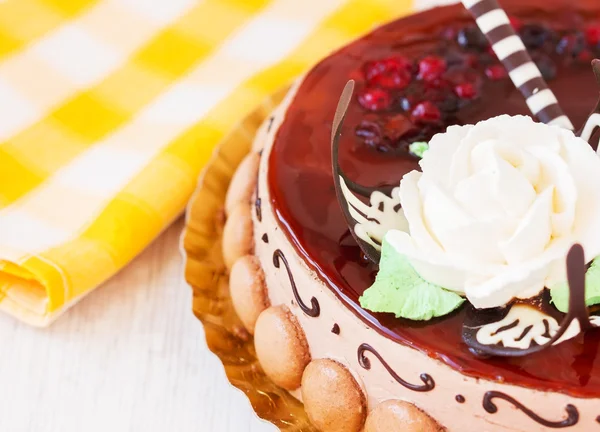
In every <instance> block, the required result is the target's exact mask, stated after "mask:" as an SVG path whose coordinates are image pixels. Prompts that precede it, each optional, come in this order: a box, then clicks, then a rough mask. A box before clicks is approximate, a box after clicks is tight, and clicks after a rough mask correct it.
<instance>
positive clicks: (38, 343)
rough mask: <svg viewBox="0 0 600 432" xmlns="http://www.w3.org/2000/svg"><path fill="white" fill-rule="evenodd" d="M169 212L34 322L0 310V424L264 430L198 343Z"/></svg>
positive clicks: (42, 430)
mask: <svg viewBox="0 0 600 432" xmlns="http://www.w3.org/2000/svg"><path fill="white" fill-rule="evenodd" d="M182 227H183V221H182V220H180V221H178V222H177V223H176V224H175V225H173V226H172V227H171V228H170V229H169V230H167V231H166V232H165V233H164V234H163V235H162V236H161V237H160V238H159V239H157V240H156V242H155V243H154V244H153V245H151V246H150V247H149V248H148V249H147V250H146V251H145V252H144V253H143V254H142V255H140V256H139V257H138V258H137V259H136V260H135V261H134V262H133V263H132V264H131V265H130V266H128V267H127V268H126V269H125V270H123V271H122V272H121V273H120V274H118V275H117V276H116V277H114V278H113V279H112V280H111V281H109V282H108V283H107V284H105V285H104V286H103V287H101V288H99V289H98V290H96V291H95V292H93V293H92V294H90V295H89V296H88V297H86V298H85V299H83V300H82V301H81V303H79V304H78V305H76V306H75V307H74V308H72V309H71V310H70V311H68V312H67V313H66V314H65V315H64V316H63V317H62V318H60V319H59V320H58V321H57V322H56V323H55V324H53V325H52V326H51V327H50V328H49V329H45V330H40V329H34V328H31V327H28V326H26V325H24V324H21V323H18V322H16V321H15V320H14V319H12V318H10V317H7V316H4V315H1V316H0V347H1V349H2V353H1V354H0V388H1V389H0V431H2V432H30V431H31V432H34V431H35V432H54V431H56V432H96V431H98V432H130V431H131V432H137V431H143V432H171V431H173V432H192V431H194V432H267V431H270V432H273V431H276V430H277V428H275V427H274V426H272V425H271V424H268V423H265V422H262V421H260V420H259V419H258V418H257V417H256V416H255V414H254V412H253V411H252V408H251V406H250V404H249V402H248V400H247V399H246V397H245V395H243V394H242V393H241V392H239V391H237V390H235V389H234V388H233V387H231V386H230V385H229V383H228V381H227V378H226V377H225V372H224V371H223V367H222V366H221V363H220V362H219V360H218V359H217V358H216V357H215V356H213V355H212V353H210V351H208V349H207V348H206V345H205V342H204V334H203V331H202V325H201V324H200V322H199V321H198V320H197V319H196V318H195V317H194V316H193V314H192V312H191V291H190V289H189V288H188V287H187V285H186V284H185V282H184V281H183V279H182V259H181V257H180V255H179V249H178V241H179V235H180V233H181V229H182Z"/></svg>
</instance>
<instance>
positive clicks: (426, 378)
mask: <svg viewBox="0 0 600 432" xmlns="http://www.w3.org/2000/svg"><path fill="white" fill-rule="evenodd" d="M365 351H368V352H370V353H371V354H373V355H374V356H375V357H377V359H378V360H379V362H380V363H381V364H382V365H383V367H384V368H385V369H386V370H387V371H388V373H389V374H390V375H391V376H392V378H394V380H395V381H396V382H398V383H399V384H401V385H403V386H404V387H406V388H407V389H409V390H412V391H416V392H428V391H431V390H433V389H434V388H435V381H434V380H433V378H432V377H431V375H429V374H426V373H423V374H421V376H420V377H419V378H421V381H423V383H424V384H423V385H417V384H411V383H409V382H407V381H404V380H403V379H402V378H400V377H399V376H398V374H397V373H396V372H394V370H393V369H392V368H391V367H390V366H389V365H388V364H387V362H386V361H385V360H384V359H383V358H382V357H381V355H380V354H379V353H378V352H377V351H376V350H375V349H374V348H373V347H372V346H371V345H369V344H366V343H364V344H362V345H361V346H359V347H358V364H359V365H360V366H361V367H362V368H363V369H366V370H370V369H371V361H370V360H369V358H368V357H367V356H365Z"/></svg>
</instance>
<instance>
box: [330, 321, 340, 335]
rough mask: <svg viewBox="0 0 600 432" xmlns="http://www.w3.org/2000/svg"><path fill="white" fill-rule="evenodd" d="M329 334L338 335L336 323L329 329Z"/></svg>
mask: <svg viewBox="0 0 600 432" xmlns="http://www.w3.org/2000/svg"><path fill="white" fill-rule="evenodd" d="M331 333H333V334H334V335H339V334H340V326H339V325H338V324H337V323H336V324H334V325H333V327H332V328H331Z"/></svg>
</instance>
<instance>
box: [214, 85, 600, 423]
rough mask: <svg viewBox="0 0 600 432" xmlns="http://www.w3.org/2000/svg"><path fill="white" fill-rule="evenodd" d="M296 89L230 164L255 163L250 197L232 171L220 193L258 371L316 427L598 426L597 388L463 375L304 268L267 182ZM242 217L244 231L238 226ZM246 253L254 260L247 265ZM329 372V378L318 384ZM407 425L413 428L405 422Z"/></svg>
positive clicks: (242, 173) (244, 173)
mask: <svg viewBox="0 0 600 432" xmlns="http://www.w3.org/2000/svg"><path fill="white" fill-rule="evenodd" d="M297 89H298V85H296V86H295V87H294V89H292V90H291V91H290V93H289V94H288V96H287V97H286V99H285V101H284V102H283V103H282V105H281V106H280V107H279V108H278V109H277V110H276V111H275V112H274V114H273V116H272V117H271V118H270V119H268V120H267V121H266V122H265V124H264V125H263V127H262V128H261V130H260V132H259V133H258V134H257V137H256V141H255V145H254V148H253V150H252V151H253V154H251V155H250V156H249V157H248V160H252V159H254V160H257V159H256V155H257V154H259V153H260V154H261V156H260V168H258V167H256V168H251V169H249V168H248V167H249V165H253V164H251V163H250V162H248V163H245V164H242V166H241V167H242V168H241V169H240V170H239V171H238V174H236V177H246V178H249V176H250V177H251V175H252V174H253V173H254V172H255V171H254V170H255V169H258V184H257V191H258V194H257V196H256V198H250V199H249V198H248V193H247V189H244V190H243V191H242V190H241V189H243V188H241V187H240V186H239V184H241V183H240V182H237V183H238V186H235V184H236V182H235V181H234V182H232V184H233V185H234V186H235V187H233V188H232V189H231V190H230V193H229V194H228V195H229V197H230V198H229V199H228V201H229V202H237V203H238V205H239V206H241V207H240V208H242V207H243V208H244V209H245V210H243V211H238V212H235V213H234V212H232V213H231V215H232V217H229V218H228V221H227V224H226V228H225V231H226V232H227V231H228V230H229V231H231V232H237V234H236V235H231V236H224V243H223V249H224V253H225V255H226V256H228V255H229V256H230V257H231V259H230V262H231V265H232V266H233V267H234V271H232V277H231V282H230V283H231V287H232V297H233V301H234V305H235V306H236V311H237V312H238V314H239V315H240V316H242V317H246V319H243V321H244V324H245V325H246V326H247V327H248V330H249V331H250V332H252V333H254V334H255V344H256V349H257V355H258V358H259V361H260V362H261V365H262V367H263V369H264V370H265V372H266V374H267V375H268V376H270V377H271V378H272V379H273V380H274V381H275V382H276V383H277V384H279V385H281V386H282V387H284V388H286V389H288V390H290V391H291V392H292V394H294V395H295V396H296V397H298V398H299V399H301V400H304V402H305V406H306V410H307V412H308V414H309V417H310V418H311V419H312V420H313V422H314V423H316V425H317V426H318V427H319V428H320V429H322V430H325V431H336V430H347V431H352V430H356V431H360V430H361V428H362V427H363V426H364V425H365V422H366V427H365V430H367V431H379V430H394V429H393V426H394V425H396V426H397V425H398V424H403V425H404V426H403V429H402V430H427V431H429V430H431V431H435V430H439V429H441V428H442V427H444V428H446V429H447V430H449V431H465V430H485V431H490V432H493V431H507V430H509V431H520V432H526V431H527V432H529V431H549V430H551V429H554V428H564V427H568V428H569V429H570V430H575V431H577V430H580V431H584V430H590V429H591V428H593V427H597V425H598V423H597V417H598V415H599V414H600V411H599V410H598V408H597V406H598V400H597V399H580V398H574V397H569V396H566V395H563V394H560V393H551V392H542V391H537V390H532V389H527V388H523V387H518V386H513V385H506V384H501V383H496V382H492V381H487V380H482V379H475V378H471V377H468V376H465V375H463V374H461V373H460V372H457V371H455V370H453V369H451V368H450V367H448V366H446V365H445V364H443V363H442V362H440V361H438V360H434V359H432V358H429V357H428V356H426V355H425V354H423V353H422V352H420V351H417V350H415V349H412V348H410V347H408V346H403V345H401V344H398V343H396V342H393V341H392V340H390V339H388V338H386V337H384V336H382V335H381V334H379V333H378V332H376V331H375V330H373V329H372V328H370V327H368V326H367V325H366V324H365V323H364V322H363V321H362V320H360V319H359V318H358V317H357V316H356V315H355V314H354V313H353V312H351V311H350V310H349V309H348V308H347V307H346V306H345V305H343V304H342V302H341V301H340V300H339V299H338V298H337V296H336V295H334V294H333V292H332V291H331V290H330V289H329V288H328V287H327V286H326V285H325V284H324V283H323V282H322V281H321V279H320V278H319V277H318V275H317V274H316V273H315V272H314V271H313V270H311V269H309V268H308V267H307V265H306V264H305V262H304V260H303V259H302V258H301V257H300V256H299V255H298V252H297V251H296V249H295V248H294V246H293V245H292V244H291V243H290V242H289V240H288V238H287V237H286V235H285V233H284V232H283V231H282V230H281V227H279V225H278V221H277V217H276V215H275V214H274V212H273V208H272V207H271V205H270V203H271V196H270V193H269V188H268V185H267V178H268V170H269V165H268V158H269V155H270V153H271V152H272V151H273V142H274V137H275V135H276V133H277V130H278V128H279V126H280V125H281V124H282V123H283V122H284V120H285V113H286V111H287V109H288V107H289V106H290V104H291V103H292V102H293V99H294V95H295V92H296V91H297ZM275 151H276V149H275ZM253 166H254V165H253ZM234 180H235V179H234ZM254 182H255V181H254ZM246 186H247V184H246ZM242 192H243V193H242ZM232 207H235V205H232ZM240 215H241V216H240ZM250 218H251V219H250ZM248 224H251V226H252V230H251V233H250V234H248V230H247V229H241V230H240V227H245V226H248ZM227 226H229V229H228V228H227ZM240 245H242V247H241V248H240ZM248 254H250V255H253V256H255V257H257V258H258V262H256V261H254V263H255V264H254V265H249V264H248V262H249V258H248V257H247V256H246V257H244V256H245V255H248ZM238 261H239V264H238ZM240 268H243V269H244V272H241V271H239V270H240ZM235 270H237V271H235ZM240 275H241V276H240ZM236 297H237V299H238V300H237V301H236ZM257 299H258V300H257ZM261 299H262V300H261ZM265 299H268V301H265ZM248 317H249V318H248ZM253 325H255V326H254V327H253ZM331 376H333V377H335V379H334V383H335V384H336V385H333V384H334V383H329V384H328V385H319V383H322V382H324V380H326V378H327V377H331ZM421 410H422V411H421ZM423 412H426V413H427V415H425V414H424V413H423ZM367 413H369V414H368V415H367ZM432 418H433V419H435V421H433V420H432ZM403 419H404V420H403ZM411 421H414V422H416V423H411ZM394 422H400V423H394ZM409 424H414V425H418V427H419V428H418V429H408V428H409Z"/></svg>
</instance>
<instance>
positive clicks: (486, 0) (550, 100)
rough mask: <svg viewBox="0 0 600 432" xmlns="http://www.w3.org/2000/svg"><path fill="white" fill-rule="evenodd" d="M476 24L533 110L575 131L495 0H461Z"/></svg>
mask: <svg viewBox="0 0 600 432" xmlns="http://www.w3.org/2000/svg"><path fill="white" fill-rule="evenodd" d="M462 3H463V5H464V6H465V8H467V10H468V11H469V12H470V13H471V15H473V17H474V18H475V20H476V22H477V25H478V26H479V28H480V29H481V31H482V32H483V34H485V37H486V38H487V39H488V41H489V42H490V44H491V45H492V49H493V50H494V53H495V54H496V56H497V57H498V59H499V60H500V61H501V62H502V64H503V65H504V67H505V68H506V70H507V71H508V74H509V76H510V79H511V80H512V82H513V83H514V85H515V87H517V88H518V89H519V91H520V92H521V94H522V95H523V97H524V98H525V101H526V102H527V106H529V109H530V110H531V112H532V113H533V114H534V115H535V116H536V117H537V118H538V119H539V120H540V121H542V122H544V123H546V124H549V125H557V126H562V127H564V128H567V129H570V130H573V129H574V127H573V124H572V123H571V121H570V120H569V118H568V117H567V116H566V115H565V113H564V112H563V110H562V108H561V107H560V106H559V104H558V99H556V96H555V95H554V93H553V92H552V90H550V88H548V84H546V81H545V80H544V78H543V77H542V73H541V72H540V70H539V68H538V67H537V65H536V64H535V63H534V62H533V60H532V59H531V56H530V55H529V53H528V52H527V49H526V48H525V45H524V44H523V41H522V40H521V38H520V37H519V36H518V35H517V34H516V32H515V30H514V29H513V27H512V25H511V24H510V20H509V19H508V15H506V12H505V11H504V9H502V8H501V7H500V5H499V4H498V2H497V1H496V0H462Z"/></svg>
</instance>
